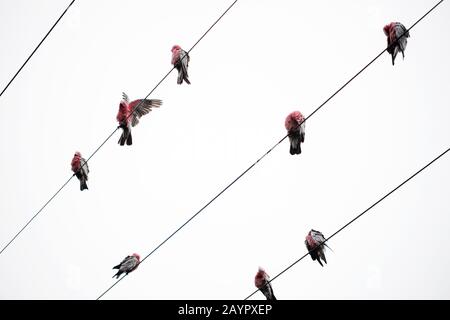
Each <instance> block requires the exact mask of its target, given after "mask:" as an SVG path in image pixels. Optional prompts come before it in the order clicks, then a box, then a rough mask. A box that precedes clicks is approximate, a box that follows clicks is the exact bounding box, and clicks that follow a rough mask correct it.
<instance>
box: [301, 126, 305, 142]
mask: <svg viewBox="0 0 450 320" xmlns="http://www.w3.org/2000/svg"><path fill="white" fill-rule="evenodd" d="M300 139H301V141H302V142H305V121H303V123H302V124H301V125H300Z"/></svg>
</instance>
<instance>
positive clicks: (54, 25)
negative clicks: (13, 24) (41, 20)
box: [0, 0, 75, 97]
mask: <svg viewBox="0 0 450 320" xmlns="http://www.w3.org/2000/svg"><path fill="white" fill-rule="evenodd" d="M74 2H75V0H72V2H71V3H70V4H69V5H68V6H67V8H66V10H64V11H63V13H62V14H61V15H60V16H59V18H58V20H56V22H55V23H54V24H53V26H52V27H51V28H50V30H48V32H47V34H46V35H45V36H44V38H42V40H41V42H39V44H38V45H37V47H36V48H34V50H33V52H31V54H30V55H29V56H28V58H27V60H25V62H24V63H23V64H22V66H21V67H20V68H19V70H17V72H16V74H15V75H14V76H13V77H12V79H11V80H9V82H8V84H7V85H6V87H5V88H4V89H3V90H2V92H1V93H0V97H1V96H2V95H3V93H4V92H5V91H6V89H8V87H9V86H10V85H11V83H12V82H13V81H14V79H15V78H16V77H17V76H18V75H19V73H20V71H22V69H23V68H24V67H25V65H26V64H27V63H28V61H29V60H30V59H31V57H32V56H33V55H34V53H35V52H36V51H37V49H39V47H40V46H41V44H42V43H43V42H44V41H45V39H47V37H48V35H49V34H50V33H51V32H52V31H53V29H54V28H55V27H56V25H57V24H58V22H59V21H60V20H61V19H62V17H63V16H64V15H65V14H66V12H67V10H69V8H70V6H72V4H73V3H74Z"/></svg>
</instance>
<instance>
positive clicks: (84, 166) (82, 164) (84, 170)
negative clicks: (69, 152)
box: [80, 158, 89, 180]
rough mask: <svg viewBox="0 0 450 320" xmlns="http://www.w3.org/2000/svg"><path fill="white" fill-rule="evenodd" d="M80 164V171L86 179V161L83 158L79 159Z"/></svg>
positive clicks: (87, 167)
mask: <svg viewBox="0 0 450 320" xmlns="http://www.w3.org/2000/svg"><path fill="white" fill-rule="evenodd" d="M80 165H81V171H82V172H83V174H84V176H85V177H86V180H87V179H88V173H89V166H88V163H87V162H86V160H85V159H84V158H81V159H80Z"/></svg>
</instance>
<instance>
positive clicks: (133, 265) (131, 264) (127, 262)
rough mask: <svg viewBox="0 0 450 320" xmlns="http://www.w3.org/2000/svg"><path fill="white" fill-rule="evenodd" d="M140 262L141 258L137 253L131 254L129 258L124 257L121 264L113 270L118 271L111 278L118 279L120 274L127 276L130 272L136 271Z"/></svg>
mask: <svg viewBox="0 0 450 320" xmlns="http://www.w3.org/2000/svg"><path fill="white" fill-rule="evenodd" d="M140 260H141V257H140V256H139V255H138V254H137V253H133V254H132V255H131V256H126V257H125V258H124V259H123V260H122V262H121V263H119V264H118V265H117V266H115V267H114V268H113V269H119V271H117V273H116V274H115V275H113V276H112V277H113V278H114V277H116V279H119V277H120V275H121V274H122V273H125V274H129V273H130V272H132V271H134V270H136V269H137V267H138V266H139V262H140Z"/></svg>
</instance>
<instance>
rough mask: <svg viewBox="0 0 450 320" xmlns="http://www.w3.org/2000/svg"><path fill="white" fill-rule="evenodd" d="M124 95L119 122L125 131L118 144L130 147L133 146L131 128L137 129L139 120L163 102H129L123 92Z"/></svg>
mask: <svg viewBox="0 0 450 320" xmlns="http://www.w3.org/2000/svg"><path fill="white" fill-rule="evenodd" d="M122 95H123V99H122V101H121V102H120V105H119V112H118V113H117V121H118V122H119V127H120V128H122V130H123V131H122V135H121V136H120V139H119V142H118V143H119V144H120V145H121V146H123V145H124V144H125V143H126V144H127V145H129V146H130V145H132V144H133V138H132V136H131V127H135V126H136V125H137V124H138V123H139V119H140V118H141V117H142V116H143V115H146V114H147V113H149V112H150V111H152V108H159V107H160V106H161V105H162V101H161V100H159V99H139V100H134V101H132V102H129V99H128V96H127V94H126V93H125V92H123V93H122Z"/></svg>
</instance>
